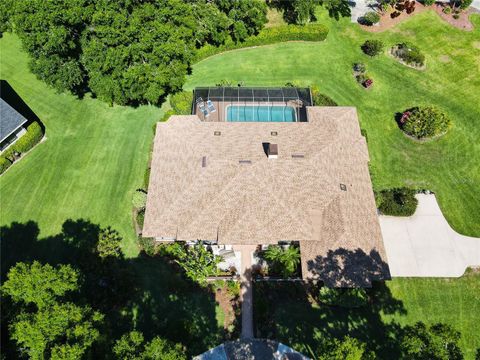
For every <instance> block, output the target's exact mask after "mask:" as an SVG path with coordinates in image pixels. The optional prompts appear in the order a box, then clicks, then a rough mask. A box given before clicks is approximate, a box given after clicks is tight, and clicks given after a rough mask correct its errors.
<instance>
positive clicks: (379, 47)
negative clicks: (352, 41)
mask: <svg viewBox="0 0 480 360" xmlns="http://www.w3.org/2000/svg"><path fill="white" fill-rule="evenodd" d="M383 47H384V44H383V42H381V41H380V40H367V41H365V42H364V43H363V45H362V50H363V52H364V53H365V54H367V55H368V56H376V55H378V54H380V53H381V52H382V51H383Z"/></svg>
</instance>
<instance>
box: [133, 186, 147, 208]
mask: <svg viewBox="0 0 480 360" xmlns="http://www.w3.org/2000/svg"><path fill="white" fill-rule="evenodd" d="M132 205H133V206H134V207H135V208H137V209H144V208H145V205H147V193H146V192H145V191H143V190H136V191H135V192H134V193H133V197H132Z"/></svg>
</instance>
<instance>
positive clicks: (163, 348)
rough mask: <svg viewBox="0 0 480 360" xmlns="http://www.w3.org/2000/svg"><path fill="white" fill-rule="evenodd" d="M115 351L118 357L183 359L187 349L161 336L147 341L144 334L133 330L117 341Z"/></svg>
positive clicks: (146, 359)
mask: <svg viewBox="0 0 480 360" xmlns="http://www.w3.org/2000/svg"><path fill="white" fill-rule="evenodd" d="M113 353H114V354H115V356H116V357H117V358H118V359H130V360H182V359H186V355H185V351H184V350H183V348H182V345H180V344H173V343H171V342H169V341H167V340H165V339H162V338H160V337H158V336H157V337H155V338H153V340H152V341H150V342H147V343H145V341H144V337H143V334H142V333H141V332H139V331H131V332H129V333H128V334H125V335H123V336H122V337H121V338H120V339H119V340H117V341H116V343H115V346H114V348H113Z"/></svg>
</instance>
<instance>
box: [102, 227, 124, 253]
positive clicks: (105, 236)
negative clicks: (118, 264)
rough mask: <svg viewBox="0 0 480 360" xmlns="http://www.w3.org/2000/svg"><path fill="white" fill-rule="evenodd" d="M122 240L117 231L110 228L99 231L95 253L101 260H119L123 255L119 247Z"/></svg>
mask: <svg viewBox="0 0 480 360" xmlns="http://www.w3.org/2000/svg"><path fill="white" fill-rule="evenodd" d="M121 242H122V238H121V237H120V234H119V233H118V231H117V230H113V229H112V228H111V227H110V226H108V227H106V228H104V229H101V230H100V234H99V235H98V243H97V252H98V255H99V256H100V257H101V258H107V257H112V258H121V257H122V255H123V253H122V249H121V247H120V243H121Z"/></svg>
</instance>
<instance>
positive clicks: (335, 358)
mask: <svg viewBox="0 0 480 360" xmlns="http://www.w3.org/2000/svg"><path fill="white" fill-rule="evenodd" d="M318 353H319V357H318V359H319V360H373V359H375V354H374V353H372V352H370V351H368V350H367V347H366V345H365V343H362V342H360V341H358V340H357V339H355V338H351V337H349V336H346V337H345V338H343V339H342V340H339V339H333V340H331V341H327V342H326V343H325V344H323V346H322V347H321V349H320V350H319V351H318Z"/></svg>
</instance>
